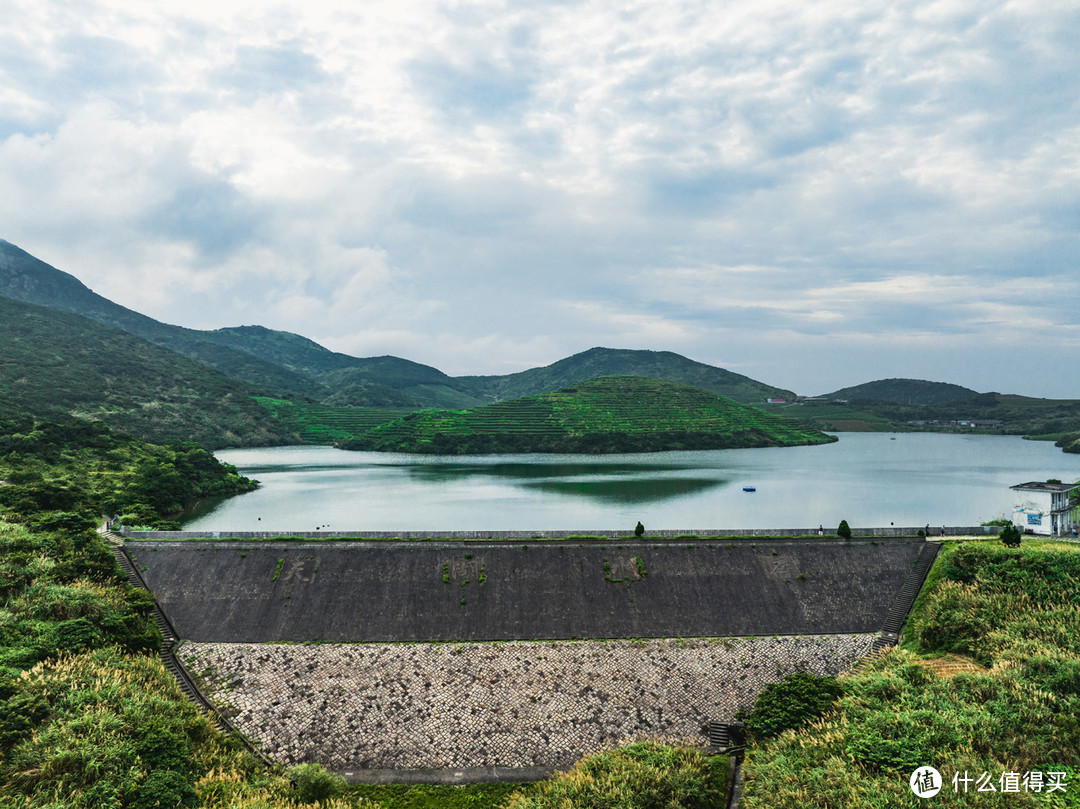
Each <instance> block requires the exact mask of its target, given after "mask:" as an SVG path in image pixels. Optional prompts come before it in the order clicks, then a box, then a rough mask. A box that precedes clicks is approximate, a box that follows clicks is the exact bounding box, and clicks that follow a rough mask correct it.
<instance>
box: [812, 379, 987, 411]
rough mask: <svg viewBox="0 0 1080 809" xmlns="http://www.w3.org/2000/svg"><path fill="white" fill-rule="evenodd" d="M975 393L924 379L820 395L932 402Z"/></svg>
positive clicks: (878, 382) (890, 381)
mask: <svg viewBox="0 0 1080 809" xmlns="http://www.w3.org/2000/svg"><path fill="white" fill-rule="evenodd" d="M977 395H978V391H974V390H972V389H971V388H965V387H963V386H962V385H953V384H951V383H949V382H929V381H927V380H925V379H878V380H875V381H873V382H865V383H863V384H862V385H855V386H853V387H850V388H841V389H840V390H837V391H833V392H832V393H827V394H825V395H824V396H823V397H821V398H825V399H847V400H849V401H855V400H860V399H861V400H868V401H874V402H895V403H896V404H909V405H936V404H945V403H947V402H955V401H957V400H959V399H968V398H970V397H972V396H977Z"/></svg>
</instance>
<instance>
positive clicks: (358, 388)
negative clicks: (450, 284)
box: [203, 326, 795, 408]
mask: <svg viewBox="0 0 1080 809" xmlns="http://www.w3.org/2000/svg"><path fill="white" fill-rule="evenodd" d="M203 334H205V335H206V337H207V338H208V339H211V340H214V341H215V342H219V343H220V344H222V345H228V346H230V347H232V348H235V349H237V350H240V351H245V352H248V353H250V354H252V355H254V356H257V357H260V358H262V359H264V360H267V361H269V362H274V363H276V364H278V365H281V366H283V367H285V368H287V369H289V370H290V371H295V372H297V373H301V374H305V375H307V376H308V377H310V378H311V379H312V380H314V381H316V382H318V383H319V384H320V385H322V386H324V387H325V388H328V389H330V390H332V391H335V392H336V394H337V395H336V396H331V397H328V398H324V399H323V402H324V403H325V404H341V405H350V404H356V405H381V406H407V405H410V404H411V405H415V406H417V407H444V408H468V407H476V406H479V405H482V404H488V403H491V402H497V401H506V400H509V399H519V398H521V397H522V396H530V395H532V394H535V393H545V392H547V391H552V390H558V389H559V388H563V387H566V386H567V385H575V384H577V383H579V382H583V381H585V380H588V379H597V378H599V377H603V376H644V377H650V378H654V379H666V380H668V381H670V382H682V383H683V384H686V385H693V386H695V387H699V388H704V389H705V390H710V391H712V392H714V393H720V394H722V395H724V396H730V397H731V398H733V399H735V400H736V401H740V402H744V403H761V402H763V401H764V400H765V398H767V397H770V396H779V397H785V398H794V396H795V394H794V393H792V392H791V391H788V390H783V389H781V388H775V387H772V386H771V385H765V384H763V383H761V382H757V381H756V380H753V379H751V378H749V377H746V376H743V375H741V374H736V373H733V372H732V371H727V370H724V369H723V368H717V367H715V366H712V365H706V364H704V363H701V362H695V361H694V360H690V359H687V358H686V357H683V356H681V355H679V354H674V353H672V352H670V351H635V350H630V349H614V348H591V349H589V350H588V351H583V352H581V353H580V354H575V355H573V356H572V357H567V358H566V359H562V360H559V361H558V362H555V363H552V364H551V365H547V366H545V367H543V368H531V369H529V370H527V371H521V372H518V373H515V374H507V375H503V376H458V377H452V376H448V375H447V374H444V373H443V372H442V371H440V370H438V369H437V368H432V367H431V366H430V365H422V364H420V363H417V362H411V361H410V360H404V359H401V358H399V357H391V356H384V357H367V358H360V357H352V356H349V355H348V354H339V353H337V352H334V351H330V350H329V349H327V348H324V347H323V346H321V345H319V344H318V343H316V342H314V341H312V340H309V339H307V338H306V337H301V336H299V335H297V334H291V333H290V332H284V331H274V330H272V329H266V328H263V327H262V326H238V327H232V328H225V329H217V330H216V331H212V332H203Z"/></svg>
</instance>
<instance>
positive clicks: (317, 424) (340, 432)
mask: <svg viewBox="0 0 1080 809" xmlns="http://www.w3.org/2000/svg"><path fill="white" fill-rule="evenodd" d="M255 399H256V401H258V403H259V404H261V405H262V406H263V407H265V408H266V409H267V410H269V411H270V413H272V414H273V415H274V416H276V417H277V418H278V419H279V420H280V421H281V423H283V424H286V425H288V426H289V427H290V428H291V429H293V430H295V431H296V433H297V435H299V436H300V438H301V439H302V440H303V441H304V443H306V444H333V443H334V442H335V441H340V440H341V439H344V438H350V437H352V436H355V435H358V434H361V433H365V432H367V431H368V430H370V429H371V428H372V427H375V426H377V425H379V424H385V423H387V422H389V421H393V420H394V419H397V418H400V417H401V416H403V415H404V414H406V413H411V412H413V409H414V408H411V407H334V406H332V405H324V404H314V403H311V402H290V401H288V400H286V399H273V398H270V397H269V396H256V397H255Z"/></svg>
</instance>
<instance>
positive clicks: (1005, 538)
mask: <svg viewBox="0 0 1080 809" xmlns="http://www.w3.org/2000/svg"><path fill="white" fill-rule="evenodd" d="M998 536H999V537H1001V543H1002V544H1003V545H1005V546H1006V547H1009V548H1019V547H1020V529H1019V528H1017V527H1016V526H1015V525H1011V524H1010V525H1006V526H1005V527H1004V528H1002V529H1001V533H1000V534H998Z"/></svg>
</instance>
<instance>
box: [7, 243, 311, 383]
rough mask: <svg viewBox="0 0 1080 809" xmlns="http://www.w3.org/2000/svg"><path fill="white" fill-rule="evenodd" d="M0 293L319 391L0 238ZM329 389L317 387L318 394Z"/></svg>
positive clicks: (225, 367) (251, 376) (264, 379)
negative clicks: (102, 291) (135, 308)
mask: <svg viewBox="0 0 1080 809" xmlns="http://www.w3.org/2000/svg"><path fill="white" fill-rule="evenodd" d="M0 295H2V296H4V297H7V298H13V299H15V300H19V301H23V302H25V303H33V304H37V305H38V306H47V307H49V308H50V309H56V310H58V311H61V312H71V313H73V314H77V315H82V316H83V317H87V318H89V319H91V320H96V321H97V322H98V323H102V324H104V325H106V326H110V327H112V328H115V329H120V330H122V331H125V332H128V333H129V334H134V335H135V336H137V337H142V338H143V339H144V340H149V341H150V342H151V343H156V344H157V345H160V346H164V347H166V348H169V349H171V350H173V351H176V352H178V353H180V354H184V355H186V356H188V357H190V358H192V359H195V360H198V361H199V362H202V363H204V364H206V365H209V366H211V367H213V368H216V369H218V370H219V371H221V372H222V373H226V374H229V375H230V376H234V377H236V378H237V379H242V380H244V381H246V382H249V383H251V384H253V385H258V386H260V387H264V388H266V389H268V390H270V391H274V392H278V393H283V394H288V395H292V396H301V397H308V396H311V395H313V394H314V395H316V396H317V395H319V393H320V391H319V390H318V389H317V388H316V389H315V390H313V388H315V387H316V386H314V385H313V384H312V382H311V380H310V379H308V378H306V377H304V376H303V375H301V374H297V373H295V372H292V371H290V370H288V369H287V368H284V367H282V366H281V365H277V364H274V363H272V362H267V361H266V360H263V359H260V358H259V357H256V356H254V355H252V354H250V353H248V352H244V351H238V350H236V349H234V348H231V347H229V346H227V345H223V344H219V343H217V342H215V341H214V340H212V339H210V338H208V337H207V334H209V333H208V332H200V331H198V330H196V329H186V328H184V327H182V326H171V325H169V324H167V323H161V322H160V321H157V320H154V319H153V318H152V317H147V316H146V315H142V314H139V313H138V312H135V311H133V310H131V309H128V308H126V307H124V306H121V305H120V304H118V303H113V302H112V301H110V300H109V299H108V298H104V297H102V296H101V295H98V294H97V293H96V292H93V291H92V290H91V289H90V288H89V287H87V286H86V285H85V284H83V283H82V282H81V281H80V280H79V279H77V278H75V276H73V275H70V274H69V273H66V272H64V271H62V270H58V269H56V268H55V267H53V266H51V265H49V264H46V263H45V262H44V261H41V260H40V259H37V258H34V257H33V256H32V255H30V254H29V253H27V252H26V251H25V250H22V249H20V248H18V247H16V246H15V245H13V244H11V243H10V242H7V241H4V240H3V239H0ZM328 392H329V391H325V392H323V395H325V394H326V393H328Z"/></svg>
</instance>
